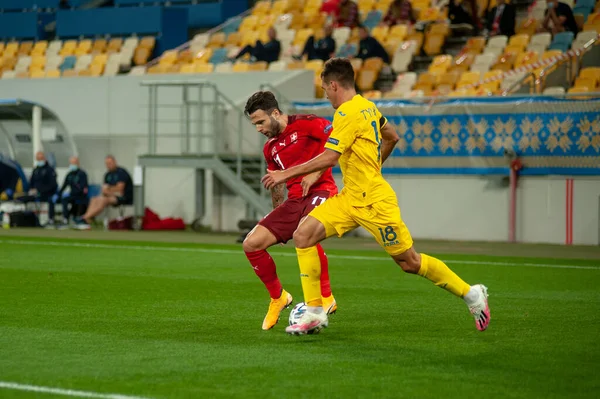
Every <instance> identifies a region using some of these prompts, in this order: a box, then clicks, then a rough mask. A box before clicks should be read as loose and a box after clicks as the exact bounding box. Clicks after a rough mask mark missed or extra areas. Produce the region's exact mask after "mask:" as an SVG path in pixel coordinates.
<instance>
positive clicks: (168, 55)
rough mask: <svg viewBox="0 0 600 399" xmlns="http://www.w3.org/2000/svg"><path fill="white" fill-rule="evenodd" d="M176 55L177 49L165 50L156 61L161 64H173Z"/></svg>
mask: <svg viewBox="0 0 600 399" xmlns="http://www.w3.org/2000/svg"><path fill="white" fill-rule="evenodd" d="M177 56H178V54H177V50H167V51H165V52H164V53H163V54H162V56H161V57H160V60H159V61H158V63H159V64H163V65H165V64H166V65H173V64H174V63H175V61H176V60H177Z"/></svg>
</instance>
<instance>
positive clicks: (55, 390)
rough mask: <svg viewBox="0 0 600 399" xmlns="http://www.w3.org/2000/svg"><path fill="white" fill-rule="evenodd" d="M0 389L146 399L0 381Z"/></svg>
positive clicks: (116, 398)
mask: <svg viewBox="0 0 600 399" xmlns="http://www.w3.org/2000/svg"><path fill="white" fill-rule="evenodd" d="M0 388H4V389H14V390H17V391H27V392H40V393H51V394H54V395H63V396H74V397H77V398H97V399H148V398H143V397H141V396H129V395H121V394H118V393H98V392H88V391H76V390H73V389H61V388H51V387H42V386H37V385H27V384H18V383H16V382H6V381H0Z"/></svg>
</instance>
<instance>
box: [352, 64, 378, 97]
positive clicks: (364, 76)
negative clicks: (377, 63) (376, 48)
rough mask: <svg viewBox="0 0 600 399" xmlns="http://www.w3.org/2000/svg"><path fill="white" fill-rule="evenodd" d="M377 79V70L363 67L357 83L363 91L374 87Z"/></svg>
mask: <svg viewBox="0 0 600 399" xmlns="http://www.w3.org/2000/svg"><path fill="white" fill-rule="evenodd" d="M376 80H377V72H376V71H373V70H370V69H364V68H363V69H361V70H360V71H359V72H358V79H357V81H356V85H357V86H358V88H359V89H360V90H361V91H366V90H371V89H373V84H374V83H375V81H376Z"/></svg>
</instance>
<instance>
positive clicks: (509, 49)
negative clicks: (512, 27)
mask: <svg viewBox="0 0 600 399" xmlns="http://www.w3.org/2000/svg"><path fill="white" fill-rule="evenodd" d="M523 50H524V47H521V46H506V47H505V48H504V54H514V55H515V58H516V56H518V55H519V54H521V53H522V52H523Z"/></svg>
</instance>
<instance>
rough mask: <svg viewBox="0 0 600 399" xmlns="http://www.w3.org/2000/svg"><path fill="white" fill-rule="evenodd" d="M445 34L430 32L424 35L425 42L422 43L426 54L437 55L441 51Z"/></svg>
mask: <svg viewBox="0 0 600 399" xmlns="http://www.w3.org/2000/svg"><path fill="white" fill-rule="evenodd" d="M444 40H445V36H443V35H436V34H431V35H427V36H426V37H425V44H424V45H423V51H424V52H425V54H427V55H428V56H434V55H438V54H439V53H440V52H441V51H442V46H443V45H444Z"/></svg>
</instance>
